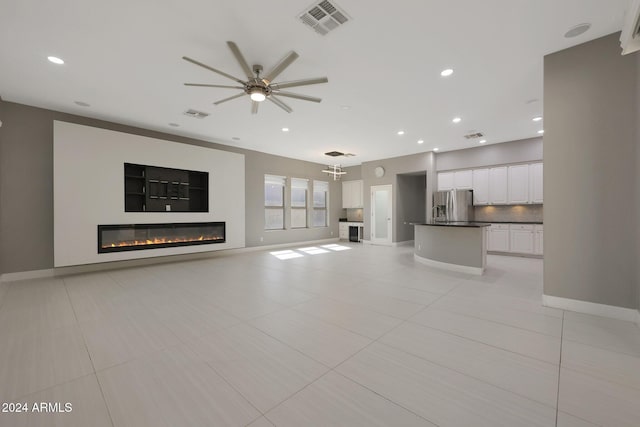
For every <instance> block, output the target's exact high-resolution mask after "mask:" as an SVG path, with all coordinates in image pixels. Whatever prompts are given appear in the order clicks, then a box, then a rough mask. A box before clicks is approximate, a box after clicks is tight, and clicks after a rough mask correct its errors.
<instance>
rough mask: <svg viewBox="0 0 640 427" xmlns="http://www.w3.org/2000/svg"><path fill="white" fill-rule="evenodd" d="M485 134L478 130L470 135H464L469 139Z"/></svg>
mask: <svg viewBox="0 0 640 427" xmlns="http://www.w3.org/2000/svg"><path fill="white" fill-rule="evenodd" d="M483 136H484V134H483V133H482V132H476V133H470V134H468V135H465V136H464V137H465V138H467V139H475V138H482V137H483Z"/></svg>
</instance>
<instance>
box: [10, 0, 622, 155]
mask: <svg viewBox="0 0 640 427" xmlns="http://www.w3.org/2000/svg"><path fill="white" fill-rule="evenodd" d="M336 4H337V5H338V6H340V7H342V8H343V9H344V10H345V11H346V12H347V13H348V14H349V15H350V16H351V18H352V20H351V21H350V22H349V23H347V24H346V25H345V26H344V27H341V28H339V29H337V30H335V31H334V32H332V33H329V34H328V35H327V36H324V37H323V36H320V35H317V34H316V33H314V32H313V31H312V30H310V29H309V28H308V27H306V26H304V25H303V24H302V23H301V22H299V21H298V20H297V19H296V17H297V16H298V14H299V13H300V12H302V11H303V10H304V9H305V6H307V5H308V4H307V2H306V1H302V2H300V1H295V0H271V1H269V2H264V1H263V2H258V1H251V0H233V1H221V0H207V1H203V0H189V1H178V0H163V1H161V2H158V1H155V0H133V1H132V0H110V1H96V0H84V1H78V0H57V1H55V2H54V1H42V0H20V1H3V2H2V6H1V7H0V96H1V97H2V99H4V100H5V101H11V102H18V103H22V104H27V105H34V106H38V107H44V108H49V109H53V110H58V111H63V112H69V113H75V114H80V115H83V116H89V117H95V118H100V119H104V120H109V121H114V122H118V123H125V124H130V125H134V126H140V127H144V128H148V129H154V130H160V131H164V132H167V133H173V134H180V135H185V136H190V137H195V138H199V139H203V140H206V141H213V142H218V143H222V144H228V145H233V146H238V147H242V148H248V149H253V150H259V151H263V152H267V153H272V154H278V155H283V156H287V157H293V158H297V159H303V160H309V161H313V162H318V163H325V164H328V163H332V160H331V158H329V157H327V156H325V155H324V154H323V153H324V152H326V151H332V150H338V151H342V152H350V153H355V154H357V156H355V157H351V158H348V159H345V158H338V161H339V162H341V163H342V164H343V165H354V164H359V163H361V162H363V161H370V160H375V159H381V158H387V157H395V156H399V155H405V154H412V153H418V152H423V151H430V150H432V149H433V148H435V147H438V148H440V150H441V151H447V150H453V149H460V148H466V147H471V146H474V145H477V142H469V141H467V140H466V139H464V137H463V135H464V134H466V133H468V132H470V131H481V132H484V133H485V134H486V139H487V143H498V142H505V141H511V140H518V139H523V138H530V137H536V136H538V134H537V131H538V130H539V129H542V126H543V123H534V122H532V120H531V119H532V117H534V116H536V115H541V114H542V113H543V111H542V82H543V76H542V74H543V69H542V68H543V56H544V55H546V54H548V53H552V52H555V51H558V50H561V49H565V48H568V47H570V46H573V45H576V44H580V43H584V42H586V41H588V40H591V39H595V38H598V37H601V36H604V35H607V34H610V33H612V32H615V31H619V30H620V28H621V27H622V22H623V17H624V12H625V9H626V7H627V5H628V1H627V0H482V1H478V0H457V1H454V0H451V1H436V0H396V1H393V2H376V1H365V0H337V1H336ZM583 22H588V23H591V24H592V27H591V29H590V30H589V31H588V32H586V33H585V34H583V35H581V36H578V37H576V38H573V39H566V38H564V37H563V35H564V33H565V32H566V31H567V30H568V29H569V28H570V27H572V26H574V25H576V24H580V23H583ZM227 40H232V41H234V42H236V43H237V45H238V46H239V47H240V49H241V51H242V52H243V54H244V56H245V58H246V59H247V61H248V62H249V63H250V64H254V63H260V64H262V65H263V66H264V67H265V69H269V68H270V67H271V66H273V65H275V63H277V62H278V61H279V60H280V59H281V58H282V57H283V56H284V55H285V54H286V53H288V52H289V51H290V50H295V51H296V52H297V53H298V54H299V55H300V58H299V59H298V60H297V61H295V62H294V63H293V64H292V65H291V66H290V67H289V68H287V69H286V70H285V71H284V72H283V73H282V74H281V75H280V76H279V77H278V78H277V79H276V81H287V80H298V79H303V78H311V77H321V76H327V77H328V78H329V83H327V84H322V85H315V86H304V87H300V88H291V89H289V90H290V91H291V92H297V93H302V94H307V95H312V96H318V97H321V98H322V99H323V100H322V103H320V104H316V103H312V102H305V101H299V100H295V99H286V98H285V99H283V100H284V101H285V102H287V103H288V104H289V105H290V106H291V107H292V108H293V109H294V111H293V113H291V114H287V113H286V112H285V111H283V110H281V109H279V108H278V107H276V106H275V105H274V104H272V103H270V102H265V103H263V104H261V105H260V112H259V113H258V115H251V113H250V102H249V99H248V97H243V98H240V99H236V100H233V101H229V102H227V103H224V104H221V105H218V106H214V105H213V104H212V103H213V102H214V101H217V100H220V99H222V98H226V97H228V96H231V95H233V94H234V93H236V91H234V90H231V89H218V88H216V89H213V88H196V87H186V86H184V85H183V83H184V82H196V83H211V84H225V85H226V84H231V85H234V82H233V81H231V80H228V79H225V78H224V77H222V76H220V75H217V74H214V73H212V72H209V71H207V70H205V69H202V68H200V67H197V66H195V65H193V64H190V63H188V62H186V61H184V60H182V59H181V58H182V56H185V55H186V56H189V57H191V58H194V59H197V60H199V61H201V62H204V63H206V64H208V65H210V66H212V67H214V68H217V69H220V70H223V71H225V72H227V73H229V74H232V75H235V76H238V77H242V76H243V73H242V70H241V68H240V66H239V65H238V63H237V62H236V60H235V59H234V57H233V55H232V53H231V51H230V50H229V49H228V47H227V45H226V41H227ZM49 55H54V56H58V57H60V58H62V59H64V60H65V61H66V63H65V64H64V65H62V66H58V65H54V64H52V63H50V62H48V61H47V59H46V58H47V56H49ZM449 67H451V68H453V69H454V70H455V73H454V74H453V76H451V77H449V78H443V77H441V76H440V71H441V70H443V69H444V68H449ZM532 100H535V101H533V102H531V101H532ZM75 101H82V102H86V103H88V104H90V107H80V106H78V105H76V104H75V103H74V102H75ZM345 105H346V106H349V107H351V108H350V109H343V108H342V106H345ZM189 108H193V109H197V110H201V111H206V112H209V113H211V115H210V116H209V117H208V118H206V119H202V120H200V119H194V118H189V117H186V116H184V115H183V114H182V113H183V112H184V111H185V110H187V109H189ZM456 116H459V117H461V118H462V119H463V120H462V122H461V123H460V124H457V125H455V124H453V123H452V122H451V119H452V118H453V117H456ZM169 123H177V124H179V125H180V126H179V127H177V128H176V127H171V126H169ZM282 127H288V128H290V129H291V130H290V132H288V133H284V132H282V131H281V128H282ZM400 129H402V130H404V131H405V132H406V133H405V134H404V135H403V136H398V135H396V132H397V131H398V130H400ZM233 137H237V138H240V140H238V141H236V140H233V139H232V138H233ZM418 139H423V140H424V141H425V143H424V144H422V145H419V144H417V143H416V141H417V140H418Z"/></svg>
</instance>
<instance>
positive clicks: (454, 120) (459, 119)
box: [451, 117, 462, 123]
mask: <svg viewBox="0 0 640 427" xmlns="http://www.w3.org/2000/svg"><path fill="white" fill-rule="evenodd" d="M451 121H452V122H453V123H460V122H461V121H462V119H461V118H460V117H455V118H454V119H453V120H451Z"/></svg>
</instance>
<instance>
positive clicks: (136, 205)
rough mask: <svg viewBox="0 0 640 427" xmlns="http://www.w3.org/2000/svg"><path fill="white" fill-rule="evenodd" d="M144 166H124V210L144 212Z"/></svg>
mask: <svg viewBox="0 0 640 427" xmlns="http://www.w3.org/2000/svg"><path fill="white" fill-rule="evenodd" d="M145 172H146V171H145V166H143V165H134V164H131V163H125V164H124V210H125V211H126V212H144V211H145V210H146V200H145V198H146V182H145Z"/></svg>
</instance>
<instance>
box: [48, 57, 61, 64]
mask: <svg viewBox="0 0 640 427" xmlns="http://www.w3.org/2000/svg"><path fill="white" fill-rule="evenodd" d="M47 59H48V60H49V62H53V63H54V64H58V65H62V64H64V61H63V60H62V59H60V58H58V57H56V56H47Z"/></svg>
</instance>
